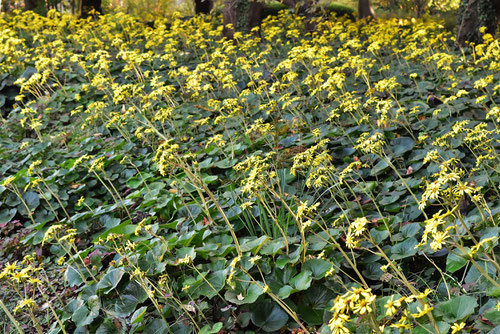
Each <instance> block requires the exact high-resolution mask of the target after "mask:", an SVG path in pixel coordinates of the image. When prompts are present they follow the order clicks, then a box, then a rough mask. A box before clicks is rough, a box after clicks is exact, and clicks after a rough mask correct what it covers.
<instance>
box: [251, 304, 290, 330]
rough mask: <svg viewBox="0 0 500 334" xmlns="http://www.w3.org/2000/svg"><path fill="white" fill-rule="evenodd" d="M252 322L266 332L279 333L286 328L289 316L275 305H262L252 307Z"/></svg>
mask: <svg viewBox="0 0 500 334" xmlns="http://www.w3.org/2000/svg"><path fill="white" fill-rule="evenodd" d="M251 313H252V316H251V319H252V322H253V323H254V325H255V326H258V327H260V328H261V329H262V330H263V331H264V332H273V331H277V330H278V329H280V328H281V327H283V326H285V325H286V323H287V321H288V314H286V312H285V311H283V310H282V309H281V307H279V306H278V305H277V304H274V303H261V304H258V305H255V307H252V311H251Z"/></svg>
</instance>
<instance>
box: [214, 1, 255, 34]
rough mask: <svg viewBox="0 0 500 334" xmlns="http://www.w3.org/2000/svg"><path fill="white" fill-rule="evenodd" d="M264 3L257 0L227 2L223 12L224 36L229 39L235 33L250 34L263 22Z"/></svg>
mask: <svg viewBox="0 0 500 334" xmlns="http://www.w3.org/2000/svg"><path fill="white" fill-rule="evenodd" d="M262 9H263V5H262V3H260V2H258V1H256V0H226V1H225V3H224V10H223V12H222V23H223V25H224V27H223V29H222V34H223V36H224V37H227V38H229V39H233V38H234V33H235V32H237V31H238V32H242V33H249V32H250V31H251V30H252V28H254V27H258V26H260V23H261V22H262Z"/></svg>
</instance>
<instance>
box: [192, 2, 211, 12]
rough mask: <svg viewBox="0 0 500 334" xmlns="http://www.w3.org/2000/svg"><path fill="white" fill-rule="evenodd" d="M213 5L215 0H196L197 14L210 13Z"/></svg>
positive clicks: (195, 10) (195, 8) (195, 9)
mask: <svg viewBox="0 0 500 334" xmlns="http://www.w3.org/2000/svg"><path fill="white" fill-rule="evenodd" d="M213 6H214V2H213V0H194V12H195V13H196V14H210V11H211V10H212V8H213Z"/></svg>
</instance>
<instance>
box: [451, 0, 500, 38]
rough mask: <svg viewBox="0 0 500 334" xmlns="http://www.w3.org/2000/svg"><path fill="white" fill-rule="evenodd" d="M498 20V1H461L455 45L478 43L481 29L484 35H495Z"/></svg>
mask: <svg viewBox="0 0 500 334" xmlns="http://www.w3.org/2000/svg"><path fill="white" fill-rule="evenodd" d="M499 18H500V0H462V1H461V2H460V8H459V9H458V20H457V43H458V44H459V45H462V46H465V45H467V43H468V42H469V43H470V42H471V43H476V44H477V43H480V42H481V41H482V34H481V32H480V31H479V30H480V28H481V27H485V28H486V31H485V32H486V33H490V34H492V35H494V34H495V32H496V28H497V24H498V19H499Z"/></svg>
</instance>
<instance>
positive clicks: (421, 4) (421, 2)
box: [415, 0, 426, 18]
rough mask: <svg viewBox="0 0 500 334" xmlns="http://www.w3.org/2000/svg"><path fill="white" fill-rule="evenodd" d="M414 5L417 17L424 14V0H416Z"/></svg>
mask: <svg viewBox="0 0 500 334" xmlns="http://www.w3.org/2000/svg"><path fill="white" fill-rule="evenodd" d="M415 2H416V6H417V13H416V14H417V18H421V17H422V16H423V15H424V10H425V7H426V1H424V0H417V1H415Z"/></svg>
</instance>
